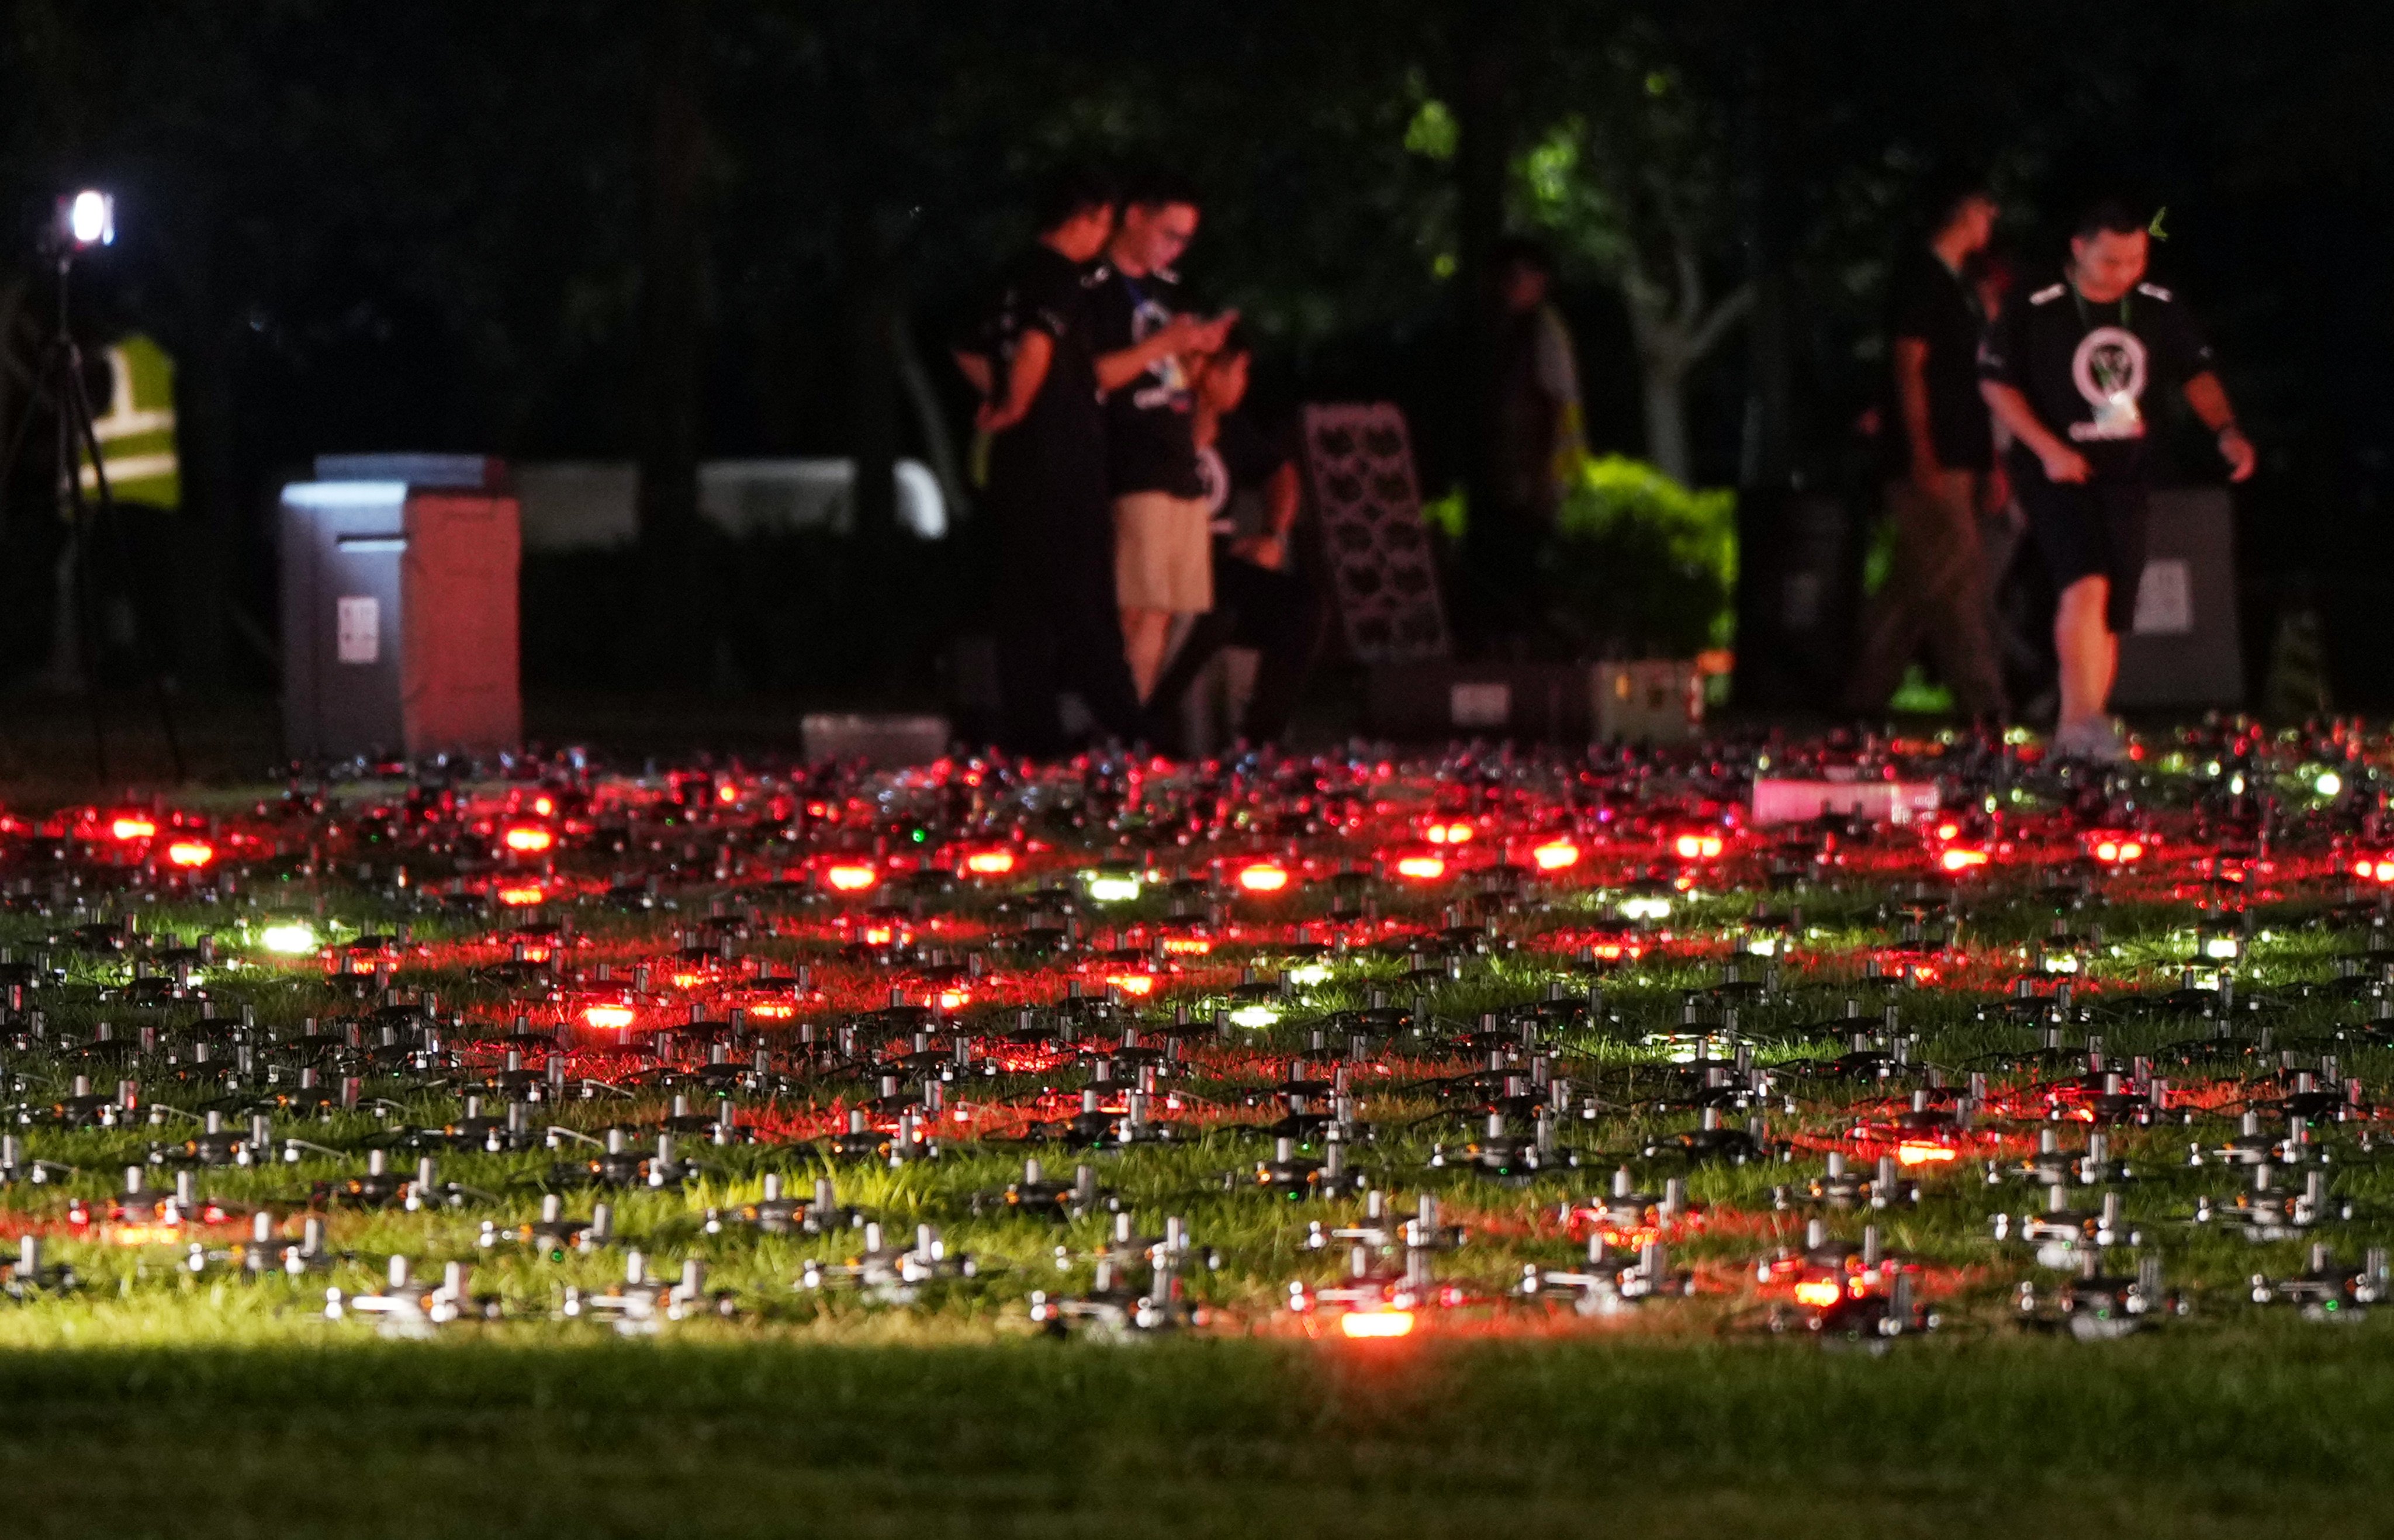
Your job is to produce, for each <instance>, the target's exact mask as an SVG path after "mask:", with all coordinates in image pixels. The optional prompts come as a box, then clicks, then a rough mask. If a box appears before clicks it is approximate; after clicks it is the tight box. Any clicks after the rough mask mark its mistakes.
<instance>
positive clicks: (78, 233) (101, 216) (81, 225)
mask: <svg viewBox="0 0 2394 1540" xmlns="http://www.w3.org/2000/svg"><path fill="white" fill-rule="evenodd" d="M67 233H68V234H69V235H71V236H72V237H73V238H74V244H76V245H79V246H105V245H108V244H111V243H112V242H113V241H115V239H116V200H115V199H113V198H112V197H110V196H109V195H108V194H107V193H105V192H93V191H82V192H78V193H76V194H75V195H74V198H73V200H72V202H70V203H69V204H67Z"/></svg>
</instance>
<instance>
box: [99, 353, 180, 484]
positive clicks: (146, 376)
mask: <svg viewBox="0 0 2394 1540" xmlns="http://www.w3.org/2000/svg"><path fill="white" fill-rule="evenodd" d="M108 369H109V375H110V376H111V378H112V385H111V387H110V389H109V396H108V410H107V411H106V412H104V413H100V414H99V415H95V416H94V418H93V419H92V425H91V426H92V436H93V437H95V438H97V439H98V440H99V460H100V465H101V466H102V467H106V469H107V471H108V493H109V496H110V497H111V498H112V499H113V500H114V501H116V502H119V503H143V504H147V505H148V506H150V507H153V508H175V507H181V506H182V502H183V473H182V466H181V463H180V462H179V461H178V460H177V459H176V457H175V361H174V360H173V359H170V358H168V357H167V356H166V350H165V349H163V348H161V347H159V346H158V345H157V344H156V343H155V342H152V341H151V339H150V338H148V337H146V336H141V335H140V334H139V333H138V332H137V333H135V334H134V335H133V336H128V337H126V338H125V340H124V341H123V342H120V343H118V344H117V345H116V346H114V347H112V348H111V349H108ZM80 458H81V461H82V470H83V490H84V492H85V494H91V493H95V492H97V491H98V490H99V471H98V470H96V469H94V468H93V467H92V464H91V456H90V453H89V452H88V451H85V453H84V454H83V455H81V456H80Z"/></svg>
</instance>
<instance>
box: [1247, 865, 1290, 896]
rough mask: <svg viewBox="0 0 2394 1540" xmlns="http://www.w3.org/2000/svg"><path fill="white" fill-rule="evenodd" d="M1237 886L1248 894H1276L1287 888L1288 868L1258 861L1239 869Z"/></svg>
mask: <svg viewBox="0 0 2394 1540" xmlns="http://www.w3.org/2000/svg"><path fill="white" fill-rule="evenodd" d="M1239 886H1240V887H1242V888H1245V889H1246V890H1247V891H1248V892H1250V893H1277V892H1279V891H1281V890H1282V888H1286V887H1287V886H1288V868H1286V867H1284V866H1275V865H1273V864H1272V863H1271V862H1268V861H1259V862H1256V863H1255V864H1254V865H1252V866H1246V867H1242V868H1241V869H1240V871H1239Z"/></svg>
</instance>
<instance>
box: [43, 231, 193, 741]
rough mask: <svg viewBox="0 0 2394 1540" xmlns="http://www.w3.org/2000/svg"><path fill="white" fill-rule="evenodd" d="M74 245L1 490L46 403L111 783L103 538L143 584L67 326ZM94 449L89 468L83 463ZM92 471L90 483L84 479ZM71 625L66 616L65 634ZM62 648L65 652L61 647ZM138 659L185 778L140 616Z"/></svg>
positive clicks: (96, 727)
mask: <svg viewBox="0 0 2394 1540" xmlns="http://www.w3.org/2000/svg"><path fill="white" fill-rule="evenodd" d="M74 258H75V248H74V247H73V245H72V244H66V243H62V244H60V245H59V249H58V252H57V259H58V275H59V308H58V322H57V330H56V332H55V333H54V334H53V335H52V336H51V337H50V339H49V340H48V341H47V342H46V343H45V344H43V347H42V354H41V362H40V363H39V364H38V365H37V366H36V367H35V370H34V373H33V390H32V392H31V393H30V394H29V396H28V397H27V399H26V401H25V414H24V415H23V416H22V417H21V418H20V419H19V420H18V423H17V429H16V431H15V432H14V433H13V434H11V435H10V437H9V442H8V453H7V458H6V459H5V460H0V489H5V488H6V487H7V484H8V481H9V479H10V477H11V476H12V474H13V473H14V471H15V470H16V467H17V456H18V454H20V452H21V451H22V450H23V448H24V444H25V439H26V435H27V432H28V430H29V429H30V428H32V427H33V419H34V418H35V417H37V416H39V415H41V412H42V408H43V406H44V404H45V403H46V404H47V405H48V406H49V407H50V408H51V416H52V419H53V421H54V423H55V425H56V428H57V450H58V479H57V496H58V504H57V507H58V516H59V522H60V523H61V524H63V525H65V526H66V530H67V544H66V549H65V551H64V553H63V554H62V556H61V558H60V572H61V581H60V583H59V604H60V606H61V607H62V608H64V609H67V610H71V611H72V612H73V615H72V623H71V624H72V631H73V633H74V635H73V638H72V645H73V646H74V647H75V648H76V650H77V651H78V652H79V653H80V667H79V668H78V670H77V672H79V673H80V674H81V675H82V686H83V694H84V704H85V708H86V709H87V710H88V712H89V713H90V717H91V757H92V769H93V771H94V773H95V774H96V775H97V776H98V778H99V781H100V783H103V784H105V783H106V782H107V780H108V734H107V731H106V728H105V726H104V724H103V722H102V719H101V713H100V703H99V619H98V606H97V604H96V603H95V600H96V599H97V597H98V590H97V585H96V584H95V583H94V581H93V573H92V565H93V563H92V557H93V554H94V552H95V549H96V548H97V544H98V541H99V539H101V538H104V539H105V540H106V541H107V546H108V555H109V558H110V559H111V560H112V562H113V564H114V567H115V571H116V573H117V575H118V576H119V577H120V578H122V579H123V580H124V582H125V587H126V591H127V592H128V594H132V595H135V596H138V593H139V587H138V583H137V581H136V576H135V573H134V571H133V563H132V561H131V559H129V558H128V557H127V556H126V554H125V531H124V527H123V525H122V523H121V521H120V520H118V519H117V516H116V500H115V498H114V496H113V495H112V494H111V492H110V490H109V485H108V463H107V461H106V460H104V459H103V458H102V457H101V455H100V448H99V428H98V426H97V425H96V423H95V422H94V420H93V415H92V409H91V390H90V387H89V384H88V382H87V381H86V379H85V374H84V356H83V348H82V346H81V345H80V344H78V343H77V342H76V341H75V337H74V331H73V329H72V326H70V324H69V317H68V309H67V301H68V295H69V292H70V290H71V288H72V284H71V283H70V279H71V277H72V273H73V270H74ZM85 454H89V455H90V457H91V461H90V465H89V467H88V468H87V470H86V467H85V466H84V465H83V464H82V460H83V456H84V455H85ZM86 474H87V475H88V477H89V479H90V482H91V485H90V486H89V487H88V488H86V487H85V484H84V482H85V476H86ZM68 628H69V624H68V623H65V622H63V621H62V624H61V627H60V629H61V632H64V631H66V630H67V629H68ZM61 651H63V649H61ZM133 654H134V661H135V664H136V665H138V668H139V669H140V671H141V673H142V675H143V676H144V678H146V679H147V680H148V683H149V687H150V696H151V704H152V705H153V707H154V708H155V709H156V711H157V713H158V726H159V729H160V731H161V732H162V733H163V734H164V737H165V740H166V754H167V757H168V759H169V760H170V762H171V763H172V764H173V766H174V770H175V779H176V780H177V781H182V780H184V779H186V775H187V772H186V770H185V767H184V763H183V744H182V740H181V737H180V735H179V734H178V733H177V732H176V731H175V713H174V707H173V704H172V703H171V701H170V700H169V699H168V695H167V691H166V680H165V676H164V674H163V673H162V672H160V670H159V668H158V665H157V664H156V662H155V661H154V660H153V658H152V657H151V644H150V634H149V631H148V628H147V627H146V626H144V625H141V624H140V623H139V621H138V618H137V620H136V622H135V625H134V626H133Z"/></svg>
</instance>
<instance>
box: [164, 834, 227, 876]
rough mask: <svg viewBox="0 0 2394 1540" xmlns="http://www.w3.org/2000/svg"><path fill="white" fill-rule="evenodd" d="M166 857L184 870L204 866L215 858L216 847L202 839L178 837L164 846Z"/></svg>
mask: <svg viewBox="0 0 2394 1540" xmlns="http://www.w3.org/2000/svg"><path fill="white" fill-rule="evenodd" d="M166 859H167V861H169V862H172V863H174V864H175V865H177V866H180V867H183V868H185V869H186V870H190V869H193V868H197V867H201V866H205V865H206V864H207V863H208V862H212V861H214V860H216V859H217V848H216V847H215V846H213V845H211V844H209V843H208V842H207V841H206V840H204V839H178V840H177V841H175V843H173V844H172V845H169V846H167V847H166Z"/></svg>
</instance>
